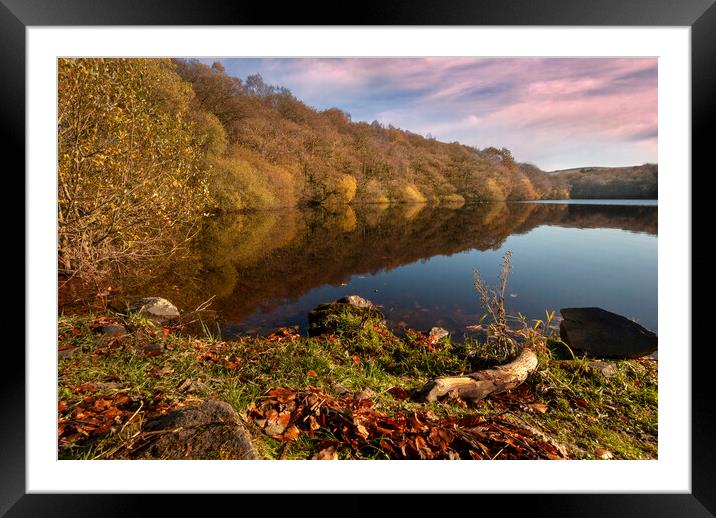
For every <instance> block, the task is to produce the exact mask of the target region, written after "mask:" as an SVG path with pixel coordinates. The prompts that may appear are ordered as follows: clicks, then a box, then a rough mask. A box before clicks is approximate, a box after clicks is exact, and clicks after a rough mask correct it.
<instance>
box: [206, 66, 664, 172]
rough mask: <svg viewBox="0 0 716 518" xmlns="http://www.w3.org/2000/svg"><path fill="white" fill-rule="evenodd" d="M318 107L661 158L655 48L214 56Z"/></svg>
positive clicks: (545, 157)
mask: <svg viewBox="0 0 716 518" xmlns="http://www.w3.org/2000/svg"><path fill="white" fill-rule="evenodd" d="M201 61H203V62H205V63H207V64H211V63H212V62H213V61H220V62H221V63H222V65H224V68H225V69H226V72H227V73H228V74H229V75H232V76H236V77H240V78H242V79H245V78H246V77H247V76H248V75H251V74H256V73H259V74H261V76H262V77H263V79H264V81H265V82H267V83H269V84H273V85H278V86H283V87H286V88H288V89H289V90H291V92H292V93H293V94H294V95H295V96H296V97H297V98H299V99H300V100H302V101H303V102H305V103H306V104H307V105H309V106H312V107H314V108H317V109H319V110H323V109H327V108H332V107H337V108H340V109H342V110H343V111H346V112H348V113H349V114H350V115H351V118H352V120H354V121H367V122H371V121H373V120H378V121H380V122H381V123H383V124H385V125H388V124H392V125H393V126H397V127H399V128H402V129H406V130H410V131H412V132H414V133H420V134H422V135H427V134H430V135H432V136H433V137H435V138H437V139H438V140H440V141H444V142H453V141H458V142H461V143H463V144H467V145H471V146H476V147H478V148H485V147H488V146H495V147H498V148H501V147H506V148H508V149H510V150H511V151H512V154H513V156H514V157H515V159H516V160H518V161H520V162H530V163H533V164H535V165H537V166H538V167H540V168H542V169H544V170H546V171H553V170H557V169H566V168H572V167H583V166H624V165H636V164H643V163H645V162H652V163H656V162H658V160H657V59H656V58H280V59H278V58H268V59H259V58H240V59H239V58H231V59H229V58H217V59H210V58H207V59H202V60H201Z"/></svg>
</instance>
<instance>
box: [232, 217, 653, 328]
mask: <svg viewBox="0 0 716 518" xmlns="http://www.w3.org/2000/svg"><path fill="white" fill-rule="evenodd" d="M507 250H512V270H513V271H512V275H511V276H510V278H509V281H508V287H507V293H506V297H507V302H506V304H507V309H508V313H511V314H517V312H521V313H523V314H524V315H526V316H527V317H528V318H529V319H536V318H544V314H545V310H550V311H551V310H553V309H556V310H557V314H559V308H560V307H573V306H578V307H579V306H599V307H602V308H604V309H606V310H609V311H613V312H615V313H619V314H621V315H624V316H626V317H628V318H632V319H634V320H636V321H637V322H639V323H641V324H642V325H644V326H645V327H647V328H649V329H652V330H654V331H657V302H658V300H657V299H658V297H657V295H658V291H657V237H656V236H653V235H647V234H641V233H634V232H628V231H624V230H616V229H578V228H565V227H557V226H548V225H543V226H540V227H537V228H535V229H533V230H531V231H530V232H528V233H526V234H523V235H512V236H510V237H509V238H508V239H507V240H506V241H505V243H504V244H503V246H502V247H500V248H499V249H498V250H495V251H492V250H488V251H484V252H481V251H478V250H469V251H467V252H463V253H459V254H455V255H452V256H444V255H437V256H434V257H432V258H430V259H428V260H423V261H417V262H414V263H411V264H408V265H405V266H401V267H399V268H396V269H394V270H391V271H387V272H381V273H378V274H376V275H354V276H353V277H351V278H350V280H349V281H348V283H347V285H346V286H322V287H320V288H316V289H313V290H311V291H309V292H308V293H306V294H305V295H304V296H303V297H301V298H300V299H299V300H298V301H297V302H294V303H290V304H285V305H282V306H280V307H279V308H278V309H277V310H275V311H273V312H272V313H271V314H263V313H261V312H260V311H257V312H256V313H255V314H254V315H252V316H251V317H250V318H249V319H248V320H247V321H246V322H244V323H243V324H242V325H229V326H227V327H226V328H225V333H226V334H227V335H230V334H231V333H232V332H236V331H249V332H251V331H253V332H260V333H261V332H265V331H267V330H269V329H272V328H275V327H279V326H282V325H289V324H299V325H300V326H301V327H302V328H304V329H305V327H306V326H307V318H306V314H307V312H308V311H309V310H310V309H311V308H313V307H315V306H316V305H317V304H319V303H321V302H326V301H330V300H334V299H337V298H340V297H343V296H345V295H349V294H357V295H361V296H363V297H365V298H368V299H370V300H372V301H373V302H375V303H376V304H380V305H382V306H383V308H384V311H385V313H386V316H387V317H388V319H389V321H390V323H391V325H392V327H393V328H394V329H399V328H400V327H401V326H404V325H408V326H410V327H415V328H430V327H432V326H433V325H441V326H443V327H445V328H447V329H448V330H450V331H452V332H453V333H457V334H462V332H463V331H464V326H465V325H469V324H471V323H475V322H476V321H477V320H479V318H480V317H481V316H482V313H483V311H482V308H481V307H480V301H479V297H478V295H477V293H476V292H475V289H474V287H473V271H474V270H475V269H479V270H480V273H481V275H482V277H483V278H484V279H485V280H487V281H488V282H491V283H492V282H494V283H496V282H497V276H498V274H499V269H500V263H501V258H502V256H503V254H504V253H505V251H507Z"/></svg>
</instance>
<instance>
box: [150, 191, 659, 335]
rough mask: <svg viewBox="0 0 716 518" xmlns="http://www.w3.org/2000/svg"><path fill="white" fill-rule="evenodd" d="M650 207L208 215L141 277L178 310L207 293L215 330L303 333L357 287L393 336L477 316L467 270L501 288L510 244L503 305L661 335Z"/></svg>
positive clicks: (601, 204) (598, 204)
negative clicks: (582, 314)
mask: <svg viewBox="0 0 716 518" xmlns="http://www.w3.org/2000/svg"><path fill="white" fill-rule="evenodd" d="M657 210H658V207H657V204H656V202H655V201H648V200H647V201H645V202H638V201H633V200H628V201H626V202H624V203H619V202H618V200H604V201H600V200H593V201H587V200H579V201H578V202H576V203H564V202H559V203H550V202H540V203H483V204H473V205H467V206H463V207H430V206H424V205H405V206H392V207H386V206H370V207H362V208H361V207H358V208H351V207H344V208H341V209H337V210H334V211H327V210H325V209H320V210H284V211H269V212H259V213H251V214H234V215H225V216H220V217H217V218H212V220H211V221H209V222H208V223H207V225H206V228H205V229H204V231H203V233H202V234H201V236H200V237H199V238H198V239H197V241H196V244H195V251H196V256H195V258H194V260H193V261H189V262H187V263H186V264H178V265H176V267H175V268H174V269H173V272H172V273H173V276H170V277H167V278H164V277H161V278H154V279H152V280H151V281H147V282H145V283H143V286H141V294H142V295H158V296H164V297H167V298H169V299H170V300H172V301H175V303H177V305H179V306H180V307H181V308H182V309H184V310H188V309H193V307H195V306H192V305H195V304H198V303H199V302H201V301H203V300H206V299H208V298H209V297H211V296H215V299H214V300H213V302H212V305H211V308H212V309H214V310H215V311H216V312H217V314H218V316H219V318H220V322H221V331H222V334H223V336H224V337H225V338H230V337H231V336H234V335H236V334H240V333H251V334H262V333H266V332H268V331H270V330H272V329H275V328H277V327H281V326H285V325H298V326H300V327H301V329H302V330H304V331H305V330H306V327H307V316H306V315H307V313H308V311H309V310H310V309H311V308H313V307H315V306H316V305H317V304H319V303H321V302H326V301H330V300H334V299H337V298H340V297H343V296H345V295H350V294H357V295H360V296H362V297H365V298H367V299H369V300H371V301H373V302H374V303H376V304H379V305H381V306H383V310H384V313H385V314H386V317H387V319H388V321H389V323H390V325H391V326H392V327H393V329H394V330H395V331H397V332H400V330H401V329H402V328H406V327H411V328H415V329H429V328H430V327H432V326H435V325H437V326H441V327H444V328H446V329H448V330H449V331H451V332H452V333H453V334H454V335H456V336H458V337H459V336H461V335H462V334H464V333H465V332H466V329H465V328H466V326H469V325H471V324H475V323H477V322H478V321H479V320H480V318H481V317H482V315H483V313H484V312H483V310H482V308H481V306H480V300H479V297H478V296H477V294H476V292H475V289H474V287H473V274H474V271H475V270H479V272H480V274H481V276H482V277H483V278H484V279H486V280H488V281H490V282H497V276H498V274H499V270H500V263H501V259H502V256H503V255H504V253H505V252H506V251H507V250H511V251H512V274H511V276H510V277H509V281H508V285H507V294H506V298H507V309H508V312H509V313H511V314H515V315H516V314H517V313H518V312H521V313H522V314H524V315H525V316H526V317H527V318H529V319H538V318H543V317H544V314H545V310H547V311H552V310H557V314H559V308H561V307H572V306H600V307H602V308H604V309H607V310H609V311H613V312H616V313H619V314H622V315H624V316H627V317H629V318H631V319H633V320H635V321H637V322H639V323H641V324H642V325H644V326H645V327H647V328H649V329H652V330H654V331H657V330H658V329H657V220H658V218H657Z"/></svg>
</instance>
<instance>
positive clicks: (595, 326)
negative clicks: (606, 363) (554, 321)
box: [559, 308, 658, 358]
mask: <svg viewBox="0 0 716 518" xmlns="http://www.w3.org/2000/svg"><path fill="white" fill-rule="evenodd" d="M559 312H560V313H561V314H562V317H563V318H564V319H563V320H562V323H561V324H560V326H559V335H560V337H561V338H562V340H563V341H564V342H565V343H566V344H567V345H569V346H570V347H571V348H572V349H573V350H575V351H580V352H583V353H587V354H588V355H590V356H597V357H604V358H638V357H640V356H646V355H649V354H651V353H653V352H654V351H656V350H657V348H658V340H657V336H656V334H655V333H653V332H652V331H649V330H648V329H646V328H644V327H642V326H640V325H639V324H637V323H636V322H634V321H632V320H629V319H628V318H625V317H623V316H621V315H617V314H616V313H612V312H610V311H606V310H604V309H602V308H562V309H560V310H559Z"/></svg>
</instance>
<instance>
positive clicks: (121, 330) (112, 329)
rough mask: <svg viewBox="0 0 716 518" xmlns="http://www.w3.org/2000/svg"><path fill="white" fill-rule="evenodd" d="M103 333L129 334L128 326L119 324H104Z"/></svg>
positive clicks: (110, 335) (114, 334) (108, 334)
mask: <svg viewBox="0 0 716 518" xmlns="http://www.w3.org/2000/svg"><path fill="white" fill-rule="evenodd" d="M102 334H103V335H104V336H109V337H114V336H127V335H128V334H129V333H127V328H125V327H124V326H121V325H118V324H110V325H108V326H102Z"/></svg>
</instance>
